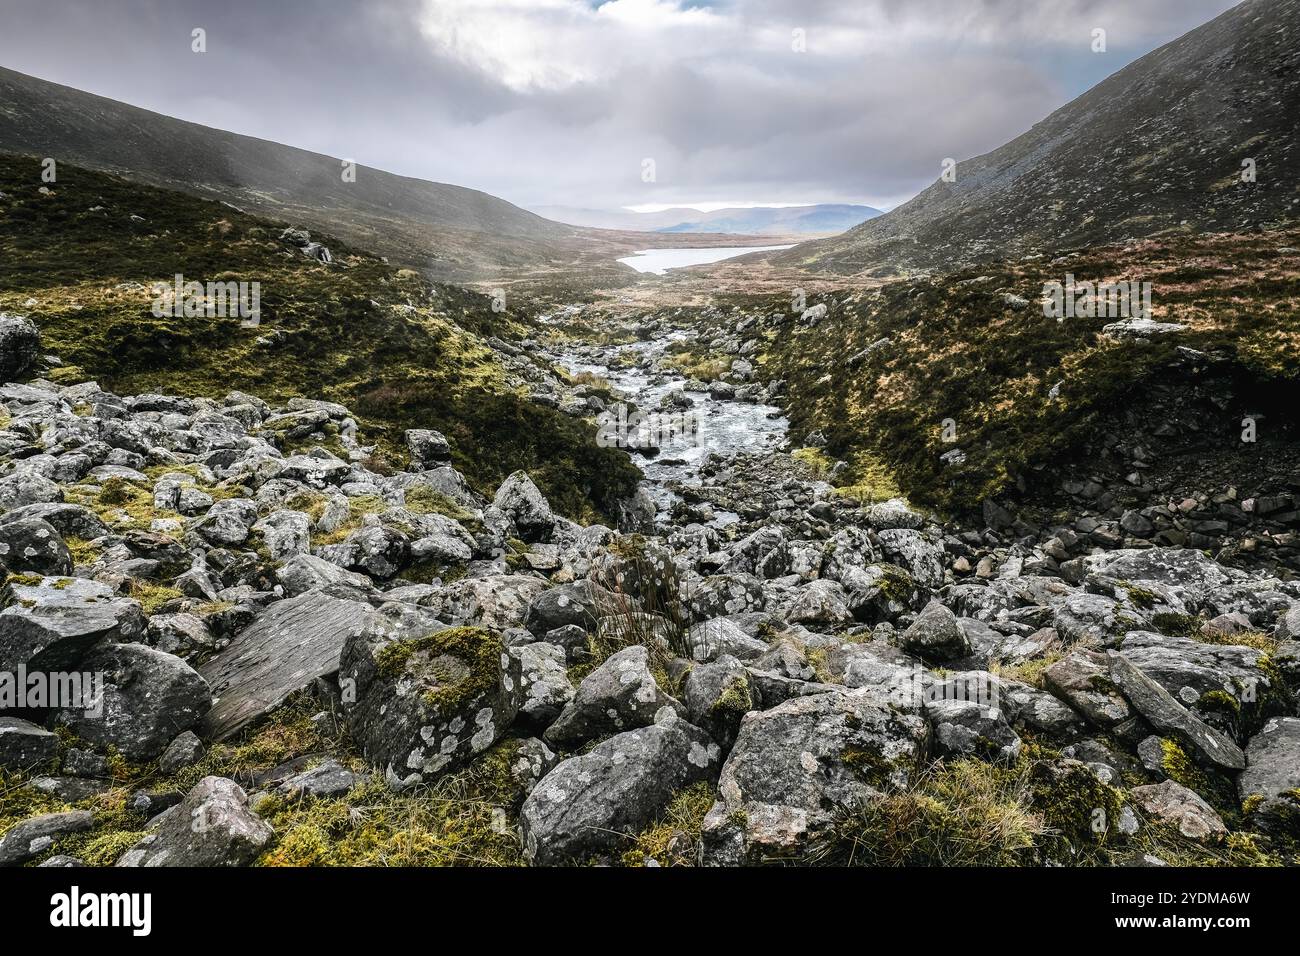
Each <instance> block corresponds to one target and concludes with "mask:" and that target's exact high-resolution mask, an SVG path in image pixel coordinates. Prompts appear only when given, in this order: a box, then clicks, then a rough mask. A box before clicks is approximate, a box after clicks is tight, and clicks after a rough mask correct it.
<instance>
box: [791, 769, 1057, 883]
mask: <svg viewBox="0 0 1300 956" xmlns="http://www.w3.org/2000/svg"><path fill="white" fill-rule="evenodd" d="M1046 831H1047V825H1046V822H1045V821H1044V819H1043V817H1042V815H1041V814H1040V813H1039V812H1037V811H1036V810H1035V809H1034V808H1033V806H1032V792H1031V788H1030V783H1029V779H1028V775H1027V772H1026V770H1025V768H1024V767H1014V768H1013V767H999V766H996V765H994V764H989V763H985V762H983V761H980V760H959V761H955V762H953V763H948V764H935V765H933V766H931V767H930V768H929V769H928V770H927V771H926V772H925V773H924V774H922V775H921V776H920V777H919V778H918V779H917V780H916V782H915V784H914V785H913V786H912V787H910V788H909V789H907V790H904V791H900V792H894V793H886V794H884V795H882V796H880V797H878V798H876V799H873V800H869V801H868V802H867V803H865V804H864V805H862V806H860V807H857V808H855V809H853V810H851V811H848V812H846V813H844V814H842V815H841V816H840V818H839V819H838V820H837V821H836V822H835V824H834V826H833V827H832V829H831V831H830V832H829V833H828V834H827V835H826V836H824V837H823V838H822V839H821V840H820V841H819V843H818V846H817V848H816V852H815V854H814V859H815V861H816V862H819V863H829V864H834V865H842V866H1022V865H1029V864H1032V863H1035V862H1036V861H1037V860H1036V854H1035V848H1036V844H1037V841H1038V840H1039V839H1040V838H1041V837H1042V836H1043V835H1044V834H1045V833H1046Z"/></svg>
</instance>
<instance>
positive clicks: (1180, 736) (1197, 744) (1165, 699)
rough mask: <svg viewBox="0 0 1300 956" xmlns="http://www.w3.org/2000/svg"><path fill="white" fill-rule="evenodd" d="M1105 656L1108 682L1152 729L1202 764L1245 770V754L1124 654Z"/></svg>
mask: <svg viewBox="0 0 1300 956" xmlns="http://www.w3.org/2000/svg"><path fill="white" fill-rule="evenodd" d="M1109 656H1110V679H1111V680H1112V681H1113V682H1114V684H1115V686H1116V687H1118V688H1119V690H1120V693H1122V694H1123V695H1124V696H1125V697H1126V698H1127V699H1128V702H1129V703H1130V704H1132V705H1133V709H1134V710H1136V711H1137V712H1138V713H1139V714H1141V715H1142V716H1143V717H1145V718H1146V719H1147V722H1148V723H1150V724H1151V726H1152V727H1154V728H1155V729H1156V730H1158V731H1159V732H1160V733H1162V734H1166V735H1170V736H1173V737H1175V738H1176V739H1177V740H1178V742H1179V743H1180V744H1182V745H1183V746H1184V747H1187V748H1189V749H1191V750H1192V751H1194V752H1195V753H1196V754H1197V755H1198V756H1199V757H1200V758H1201V759H1202V760H1203V761H1207V762H1209V763H1212V764H1214V765H1215V766H1218V767H1222V768H1224V769H1225V770H1242V769H1244V768H1245V766H1246V755H1245V754H1244V753H1242V751H1241V748H1240V747H1238V746H1237V745H1236V744H1235V743H1233V742H1232V741H1231V740H1229V739H1228V738H1227V737H1225V736H1224V735H1223V734H1221V733H1219V731H1217V730H1215V729H1214V728H1213V727H1211V726H1210V725H1209V724H1207V723H1205V722H1204V721H1203V720H1201V719H1200V718H1199V717H1197V716H1196V715H1195V714H1193V713H1192V712H1191V711H1190V710H1188V709H1187V708H1186V707H1184V706H1183V705H1182V704H1180V703H1178V701H1177V700H1175V699H1174V697H1173V695H1172V694H1170V693H1169V691H1167V690H1165V689H1164V688H1163V687H1161V686H1160V685H1159V684H1157V683H1156V682H1155V681H1154V680H1152V679H1151V678H1150V677H1148V676H1147V675H1146V674H1144V673H1142V672H1141V671H1140V670H1138V668H1137V666H1136V665H1134V664H1133V663H1132V662H1131V661H1129V660H1128V658H1126V657H1124V655H1122V654H1118V653H1116V652H1115V651H1111V652H1109ZM1049 669H1050V668H1049Z"/></svg>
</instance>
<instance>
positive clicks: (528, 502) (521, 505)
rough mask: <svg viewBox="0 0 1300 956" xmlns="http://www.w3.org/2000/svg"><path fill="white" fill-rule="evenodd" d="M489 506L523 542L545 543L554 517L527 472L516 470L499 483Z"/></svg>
mask: <svg viewBox="0 0 1300 956" xmlns="http://www.w3.org/2000/svg"><path fill="white" fill-rule="evenodd" d="M492 503H493V504H494V505H496V506H497V507H498V508H500V509H501V511H502V512H503V513H504V514H506V515H507V516H508V517H509V518H510V520H511V522H513V524H514V526H515V528H516V530H517V531H518V532H519V537H520V538H522V539H523V540H524V541H546V540H549V538H550V535H551V531H552V529H554V527H555V515H554V514H553V513H552V511H551V506H550V503H549V502H547V500H546V496H545V495H543V494H542V493H541V491H539V490H538V488H537V485H535V484H533V479H532V478H530V477H528V473H527V472H525V471H516V472H515V473H514V474H512V475H510V476H509V477H508V478H506V480H505V481H503V482H501V485H500V487H498V488H497V493H496V497H495V498H493V499H492Z"/></svg>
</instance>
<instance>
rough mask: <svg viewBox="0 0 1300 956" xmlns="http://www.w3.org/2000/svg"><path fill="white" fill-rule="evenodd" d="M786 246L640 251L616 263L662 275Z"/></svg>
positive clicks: (786, 247)
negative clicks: (683, 268) (686, 267)
mask: <svg viewBox="0 0 1300 956" xmlns="http://www.w3.org/2000/svg"><path fill="white" fill-rule="evenodd" d="M789 248H790V247H789V246H788V245H786V246H713V247H701V248H695V249H642V250H640V251H639V252H637V254H636V255H633V256H627V257H625V258H622V259H619V260H618V261H619V262H621V263H623V264H624V265H628V266H631V267H632V268H633V269H635V270H636V271H637V272H653V273H654V274H655V275H657V276H661V275H663V274H664V273H665V272H666V271H667V270H669V269H680V268H681V267H682V266H698V265H703V264H704V263H706V262H721V261H722V260H723V259H734V258H735V257H736V256H743V255H745V253H747V252H770V251H772V250H775V249H789Z"/></svg>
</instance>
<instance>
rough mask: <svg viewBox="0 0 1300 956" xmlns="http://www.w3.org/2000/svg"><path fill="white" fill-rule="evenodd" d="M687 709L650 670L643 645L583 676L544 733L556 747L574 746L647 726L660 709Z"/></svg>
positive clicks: (612, 657) (620, 654)
mask: <svg viewBox="0 0 1300 956" xmlns="http://www.w3.org/2000/svg"><path fill="white" fill-rule="evenodd" d="M664 708H668V710H669V712H672V713H677V714H682V715H684V714H685V709H684V708H683V707H682V705H681V704H680V703H678V702H677V701H676V700H675V699H674V698H672V697H671V696H669V695H668V694H666V693H664V692H663V691H662V690H661V689H660V687H659V684H658V682H657V681H656V680H655V678H654V675H653V674H651V673H650V655H649V652H648V651H647V650H646V649H645V648H644V647H642V646H641V645H639V644H636V645H633V646H632V647H625V648H624V649H623V650H621V651H619V652H618V653H617V654H612V655H611V656H610V657H609V658H608V659H607V660H606V661H605V662H604V663H603V664H601V665H600V666H599V667H597V668H596V669H595V670H594V671H592V672H591V673H590V674H588V675H587V676H586V677H585V678H583V680H582V683H581V684H579V685H578V690H577V692H576V693H575V694H574V696H573V701H572V702H571V703H570V704H569V705H568V706H567V707H565V708H564V711H563V713H561V714H560V716H559V717H558V718H557V719H556V721H555V723H553V724H551V726H550V727H548V728H547V729H546V733H544V734H543V735H542V736H543V738H544V739H545V740H546V742H547V743H548V744H550V745H551V746H553V747H561V748H565V749H568V748H572V747H576V746H578V745H579V744H582V743H583V742H585V741H588V740H593V739H596V738H599V737H602V736H606V735H608V734H614V733H618V732H620V731H623V730H630V729H632V728H634V727H645V726H648V725H649V724H651V723H654V721H655V719H656V717H657V716H658V715H659V713H660V711H662V710H663V709H664Z"/></svg>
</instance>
